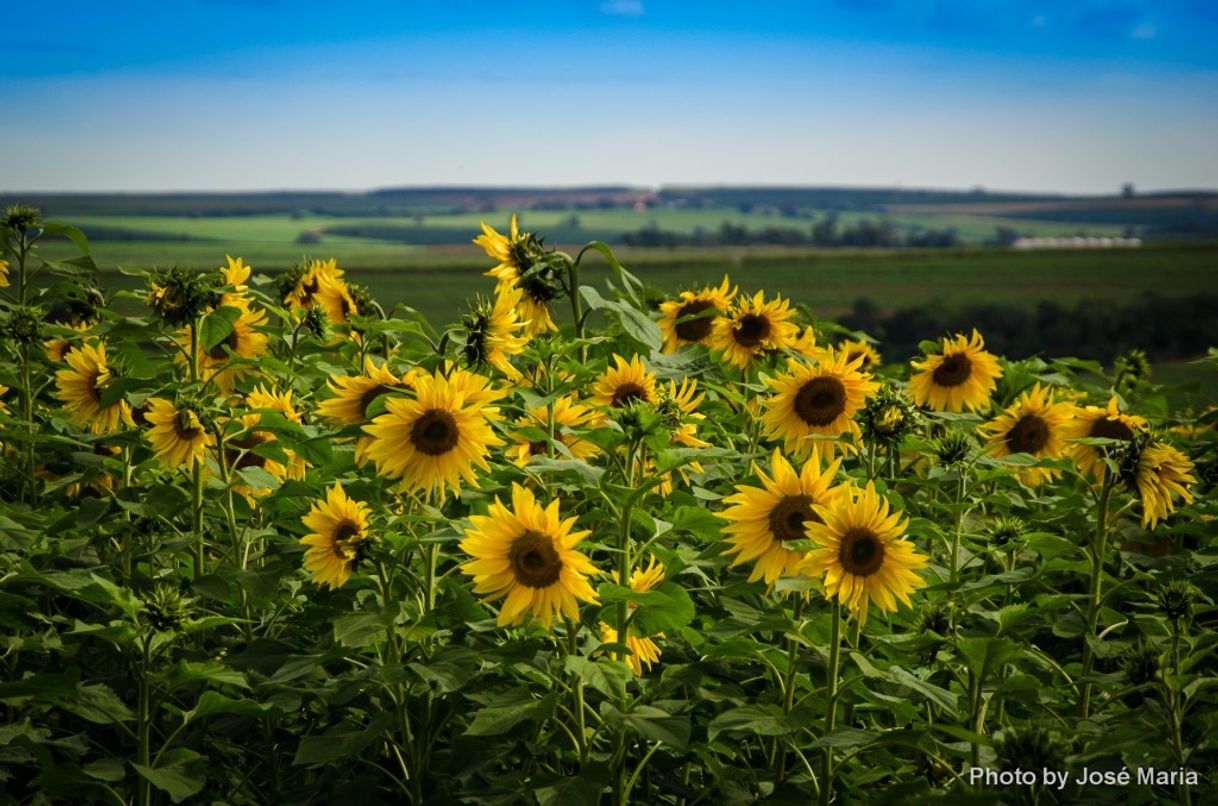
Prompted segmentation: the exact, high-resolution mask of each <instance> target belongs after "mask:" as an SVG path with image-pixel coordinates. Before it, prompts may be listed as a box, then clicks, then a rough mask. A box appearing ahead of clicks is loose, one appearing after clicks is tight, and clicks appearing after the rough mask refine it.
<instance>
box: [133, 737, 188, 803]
mask: <svg viewBox="0 0 1218 806" xmlns="http://www.w3.org/2000/svg"><path fill="white" fill-rule="evenodd" d="M131 766H132V767H135V771H136V772H138V773H139V774H140V775H142V776H144V778H146V779H148V781H149V782H151V784H152V785H153V786H155V787H156V788H157V789H159V790H161V791H162V792H164V793H165V794H167V795H169V798H170V800H172V801H173V802H174V803H181V802H182V801H184V800H186V799H187V798H189V797H192V796H193V795H197V794H199V792H200V791H202V789H203V785H204V784H206V783H207V765H206V764H205V763H204V759H203V756H201V755H199V754H198V753H196V752H195V751H193V750H187V749H186V748H184V747H177V748H174V749H173V750H167V751H166V752H165V754H164V755H163V756H161V759H160V762H159V763H158V764H157V765H156V766H155V767H145V766H144V765H143V764H135V763H132V764H131Z"/></svg>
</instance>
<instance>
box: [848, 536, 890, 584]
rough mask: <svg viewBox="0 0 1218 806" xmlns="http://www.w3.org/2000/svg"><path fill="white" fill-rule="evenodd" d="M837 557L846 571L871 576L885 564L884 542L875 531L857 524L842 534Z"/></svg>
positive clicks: (856, 574) (861, 575)
mask: <svg viewBox="0 0 1218 806" xmlns="http://www.w3.org/2000/svg"><path fill="white" fill-rule="evenodd" d="M837 559H838V562H840V563H841V564H842V570H844V571H845V572H846V573H848V574H854V575H855V576H860V577H866V576H871V575H872V574H874V573H875V572H876V571H879V570H880V568H881V567H883V565H884V544H883V542H881V540H880V538H879V537H878V536H876V533H875V532H873V531H871V530H870V529H864V528H862V527H860V526H856V527H854V528H853V529H850V530H848V531H847V532H846V534H844V535H842V542H841V548H840V549H839V550H838V555H837Z"/></svg>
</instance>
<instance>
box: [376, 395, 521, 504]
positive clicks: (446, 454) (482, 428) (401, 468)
mask: <svg viewBox="0 0 1218 806" xmlns="http://www.w3.org/2000/svg"><path fill="white" fill-rule="evenodd" d="M488 385H489V384H488V383H487V381H486V379H485V378H482V377H481V376H477V375H473V374H472V373H467V374H464V375H460V376H458V375H457V374H455V373H454V375H453V377H451V378H445V377H444V376H443V375H441V374H440V373H439V372H436V374H435V375H419V377H418V378H417V380H416V381H415V397H414V398H413V399H407V398H391V399H389V400H387V401H385V408H386V412H385V413H384V414H382V415H380V416H379V417H377V418H376V419H374V420H373V421H372V424H371V425H366V426H364V433H366V434H368V436H370V437H372V443H371V444H370V445H369V446H368V450H367V453H366V455H367V457H368V458H369V459H372V460H373V461H375V462H376V466H377V472H379V473H380V474H381V475H382V476H385V477H387V478H391V479H401V480H402V488H403V489H405V490H410V491H415V490H424V491H426V492H427V494H428V495H430V494H431V493H432V492H435V493H437V494H438V495H439V497H440V499H443V498H444V494H445V491H446V489H449V488H451V489H452V491H453V492H454V493H457V492H459V490H460V486H461V479H465V481H466V482H468V483H469V484H471V485H473V486H474V487H477V486H478V480H477V476H476V475H475V474H474V467H475V466H477V467H479V468H482V469H483V470H487V469H489V466H488V465H487V463H486V456H487V453H488V452H489V451H490V448H491V447H494V446H498V445H502V444H503V440H501V439H499V437H497V436H495V433H494V432H493V431H492V430H491V426H490V423H491V421H493V420H498V419H499V409H498V408H497V407H495V406H488V405H486V402H485V401H486V398H487V397H489V395H487V394H486V393H485V392H484V390H485V389H486V387H487V386H488Z"/></svg>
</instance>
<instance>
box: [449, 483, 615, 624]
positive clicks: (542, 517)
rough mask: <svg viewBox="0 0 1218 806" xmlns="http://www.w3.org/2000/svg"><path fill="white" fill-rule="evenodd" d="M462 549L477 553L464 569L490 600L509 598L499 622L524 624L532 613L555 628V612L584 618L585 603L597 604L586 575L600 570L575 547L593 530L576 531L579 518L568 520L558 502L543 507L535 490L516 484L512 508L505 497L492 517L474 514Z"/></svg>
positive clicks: (491, 512) (476, 590)
mask: <svg viewBox="0 0 1218 806" xmlns="http://www.w3.org/2000/svg"><path fill="white" fill-rule="evenodd" d="M469 521H470V524H471V526H470V528H468V529H466V530H465V539H464V540H462V541H461V549H462V551H464V552H465V553H466V554H468V555H470V556H471V557H473V559H472V560H469V561H467V562H466V563H465V564H463V565H462V566H461V571H462V572H463V573H465V574H467V575H469V576H471V577H473V582H474V593H477V594H480V595H482V596H484V597H485V600H486V601H494V600H497V599H504V602H503V606H502V608H500V610H499V620H498V623H499V626H501V627H503V626H507V625H510V624H519V623H520V622H521V621H523V619H524V615H525V613H526V612H527V613H532V614H533V615H534V616H535V617H537V618H538V619H539V620H540V621H541V624H542V626H543V627H545V628H547V629H548V628H549V626H550V622H551V621H552V620H553V619H554V617H555V616H565V617H566V618H567V619H568V620H569V621H572V622H578V621H579V602H580V601H584V602H595V601H596V593H595V591H593V590H592V586H591V585H589V584H588V580H587V578H586V576H585V575H593V574H597V573H599V572H598V571H597V570H596V568H595V566H593V565H592V563H591V562H590V561H589V560H588V558H587V557H585V556H584V555H583V554H580V553H579V552H578V551H576V550H575V547H576V545H578V544H579V542H580V541H581V540H583V539H584V538H585V537H587V536H588V535H589V534H590V532H588V531H581V532H573V531H571V528H572V527H573V526H574V525H575V518H573V517H572V518H567V519H566V520H562V519H561V516H560V515H559V512H558V502H557V501H553V502H551V503H550V505H549V506H546V507H543V506H542V505H541V504H539V503H537V500H536V499H535V498H534V497H533V493H532V492H530V491H529V490H527V489H525V488H524V487H521V486H520V485H519V484H513V485H512V506H511V508H510V509H509V508H508V507H506V506H504V505H503V502H502V501H500V500H499V497H498V496H496V497H495V503H494V504H491V506H490V510H489V512H488V514H486V515H471V516H470V518H469Z"/></svg>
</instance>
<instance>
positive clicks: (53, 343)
mask: <svg viewBox="0 0 1218 806" xmlns="http://www.w3.org/2000/svg"><path fill="white" fill-rule="evenodd" d="M67 327H70V328H71V329H72V330H75V331H76V332H77V333H84V332H85V331H86V330H88V329H89V323H88V322H78V323H76V324H74V325H67ZM73 346H74V345H73V344H72V341H71V337H67V336H56V337H55V338H51V339H47V340H46V341H44V342H43V343H42V347H43V350H44V351H45V352H46V357H47V359H48V360H49V361H50V362H51V363H52V364H61V363H63V360H64V356H66V355H67V354H68V353H69V352H71V350H72V348H73Z"/></svg>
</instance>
